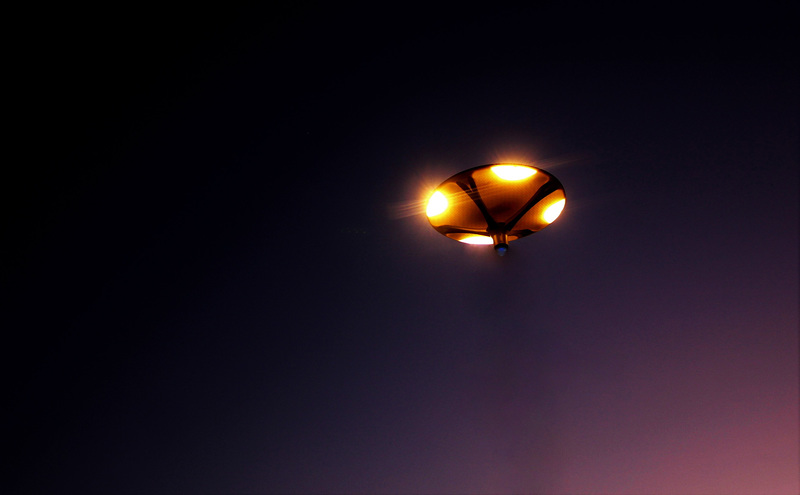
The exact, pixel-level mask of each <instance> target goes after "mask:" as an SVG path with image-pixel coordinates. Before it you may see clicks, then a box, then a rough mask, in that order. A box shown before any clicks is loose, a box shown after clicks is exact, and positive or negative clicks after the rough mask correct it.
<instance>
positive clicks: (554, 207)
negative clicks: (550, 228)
mask: <svg viewBox="0 0 800 495" xmlns="http://www.w3.org/2000/svg"><path fill="white" fill-rule="evenodd" d="M566 203H567V200H566V199H560V200H558V201H556V202H555V203H553V204H551V205H550V206H548V207H547V209H546V210H544V213H542V218H544V221H545V222H547V223H552V222H553V220H555V219H556V218H558V216H559V215H561V212H562V211H563V210H564V205H565V204H566Z"/></svg>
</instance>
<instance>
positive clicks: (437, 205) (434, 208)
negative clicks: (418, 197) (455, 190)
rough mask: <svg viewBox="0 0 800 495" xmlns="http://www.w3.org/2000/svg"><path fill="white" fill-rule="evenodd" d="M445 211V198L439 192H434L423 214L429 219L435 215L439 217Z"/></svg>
mask: <svg viewBox="0 0 800 495" xmlns="http://www.w3.org/2000/svg"><path fill="white" fill-rule="evenodd" d="M446 209H447V198H446V197H445V196H444V194H442V193H441V191H436V192H434V193H433V194H432V195H431V199H429V200H428V208H427V209H426V210H425V212H426V213H427V214H428V216H429V217H434V216H436V215H441V214H442V213H444V211H445V210H446Z"/></svg>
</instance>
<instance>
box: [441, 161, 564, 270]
mask: <svg viewBox="0 0 800 495" xmlns="http://www.w3.org/2000/svg"><path fill="white" fill-rule="evenodd" d="M565 204H566V196H565V194H564V187H563V186H562V185H561V182H559V181H558V179H556V178H555V176H553V175H552V174H550V173H549V172H546V171H544V170H541V169H538V168H536V167H532V166H529V165H516V164H491V165H483V166H480V167H475V168H471V169H469V170H465V171H463V172H460V173H458V174H456V175H454V176H452V177H450V178H449V179H447V180H445V181H444V182H442V183H441V184H440V185H439V187H437V188H436V190H435V191H434V192H433V194H432V195H431V196H430V199H429V200H428V206H427V214H428V221H429V222H430V223H431V225H432V226H433V228H434V229H436V230H437V231H438V232H439V233H441V234H443V235H445V236H447V237H449V238H451V239H454V240H457V241H460V242H463V243H466V244H487V245H488V244H494V247H495V249H496V250H497V253H498V254H499V255H501V256H502V255H503V254H505V252H506V251H507V250H508V243H509V242H511V241H514V240H517V239H519V238H521V237H525V236H527V235H530V234H533V233H534V232H537V231H539V230H541V229H543V228H545V227H547V226H548V225H549V224H550V223H552V222H553V221H554V220H555V219H556V218H558V216H559V215H560V214H561V212H562V210H563V209H564V206H565Z"/></svg>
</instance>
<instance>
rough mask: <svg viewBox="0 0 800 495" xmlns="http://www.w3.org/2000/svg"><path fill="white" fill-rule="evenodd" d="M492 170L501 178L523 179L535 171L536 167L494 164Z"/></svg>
mask: <svg viewBox="0 0 800 495" xmlns="http://www.w3.org/2000/svg"><path fill="white" fill-rule="evenodd" d="M492 172H494V174H495V175H496V176H498V177H500V178H501V179H503V180H524V179H527V178H528V177H531V176H532V175H534V174H535V173H536V169H534V168H531V167H525V166H523V165H495V166H493V167H492Z"/></svg>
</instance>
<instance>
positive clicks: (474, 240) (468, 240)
mask: <svg viewBox="0 0 800 495" xmlns="http://www.w3.org/2000/svg"><path fill="white" fill-rule="evenodd" d="M458 241H459V242H463V243H464V244H480V245H489V244H494V241H493V240H492V238H491V237H488V236H485V235H477V234H476V235H468V236H466V237H462V238H461V239H459V240H458Z"/></svg>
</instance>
